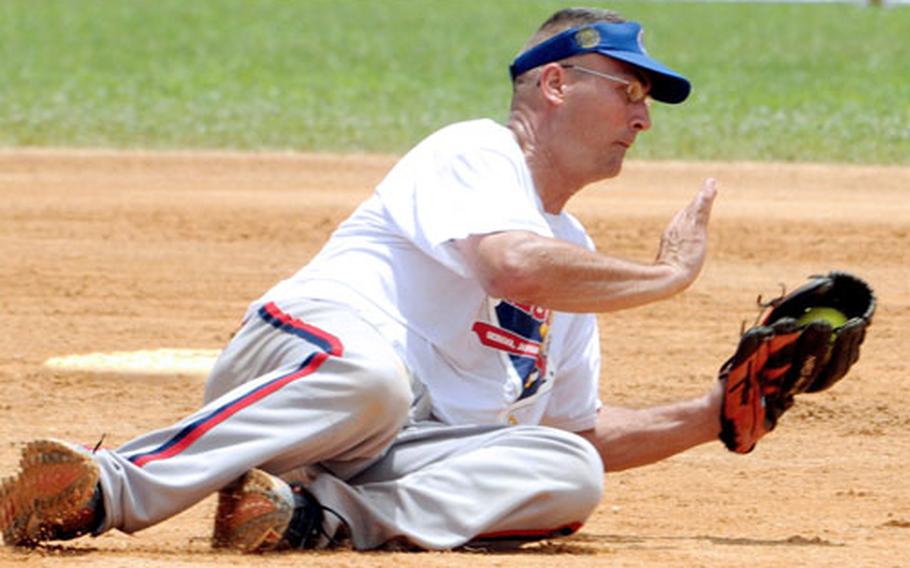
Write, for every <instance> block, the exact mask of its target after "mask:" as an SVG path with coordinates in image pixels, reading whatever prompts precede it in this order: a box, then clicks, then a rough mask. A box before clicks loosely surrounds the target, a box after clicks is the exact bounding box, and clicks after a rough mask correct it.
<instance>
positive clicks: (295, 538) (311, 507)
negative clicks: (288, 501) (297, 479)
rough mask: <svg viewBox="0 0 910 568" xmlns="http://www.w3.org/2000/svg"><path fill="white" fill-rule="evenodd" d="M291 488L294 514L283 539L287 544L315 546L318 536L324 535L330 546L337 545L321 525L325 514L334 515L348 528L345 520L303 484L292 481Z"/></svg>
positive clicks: (301, 546)
mask: <svg viewBox="0 0 910 568" xmlns="http://www.w3.org/2000/svg"><path fill="white" fill-rule="evenodd" d="M291 490H292V491H293V492H294V514H293V516H292V517H291V522H290V523H288V528H287V530H286V531H285V533H284V539H283V540H284V541H285V542H286V543H287V544H288V546H290V547H291V548H295V549H301V550H305V549H312V548H316V545H317V544H318V543H319V539H320V537H325V538H326V539H327V540H328V542H329V544H330V545H331V546H338V545H339V542H338V541H337V540H335V538H334V537H333V535H330V534H329V533H328V532H327V531H326V530H325V527H324V526H323V522H324V521H325V514H326V513H327V512H328V513H331V514H333V515H335V517H337V518H338V520H339V521H341V523H342V524H343V525H345V527H347V528H348V529H349V530H350V526H349V525H348V523H347V521H345V520H344V518H343V517H342V516H341V515H340V514H339V513H338V512H337V511H335V510H334V509H332V508H331V507H326V506H324V505H322V504H321V503H320V502H319V501H317V500H316V498H315V497H314V496H313V494H312V493H310V492H309V491H307V490H306V489H305V488H304V487H303V485H300V484H298V483H292V484H291Z"/></svg>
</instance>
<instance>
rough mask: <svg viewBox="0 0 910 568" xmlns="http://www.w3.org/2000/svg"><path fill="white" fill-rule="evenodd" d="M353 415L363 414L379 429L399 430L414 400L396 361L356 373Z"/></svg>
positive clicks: (407, 380)
mask: <svg viewBox="0 0 910 568" xmlns="http://www.w3.org/2000/svg"><path fill="white" fill-rule="evenodd" d="M353 384H354V393H352V394H353V397H354V399H355V400H354V402H355V408H353V409H352V411H353V412H359V413H362V415H363V416H365V417H369V418H370V419H371V420H373V421H375V424H376V425H377V426H379V427H382V426H383V425H385V426H386V427H388V428H395V429H398V428H401V427H402V426H403V425H404V423H405V421H406V420H407V417H408V411H409V410H410V407H411V402H412V400H413V392H412V391H411V384H410V378H409V376H408V374H407V372H406V371H405V370H404V367H402V366H401V365H399V364H397V362H395V361H385V362H382V363H380V364H376V365H374V366H371V367H370V368H364V369H359V370H357V378H356V380H355V381H354V382H353Z"/></svg>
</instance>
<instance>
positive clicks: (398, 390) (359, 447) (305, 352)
mask: <svg viewBox="0 0 910 568" xmlns="http://www.w3.org/2000/svg"><path fill="white" fill-rule="evenodd" d="M229 349H230V351H231V352H232V353H233V355H231V356H230V357H236V358H237V361H244V356H241V355H242V354H249V353H261V354H262V356H263V357H266V358H269V359H270V360H272V361H274V362H275V363H274V364H281V365H282V366H281V367H279V368H277V369H275V370H272V371H271V372H269V373H267V374H265V375H264V376H260V377H258V378H256V379H255V380H252V381H249V382H247V383H243V384H240V385H239V386H236V387H235V388H233V389H232V390H229V391H228V392H225V393H224V394H222V395H221V396H218V397H216V398H214V399H213V400H211V401H210V402H209V403H208V404H206V406H205V407H203V408H202V409H201V410H200V411H198V412H197V413H195V414H193V415H192V416H190V417H188V418H186V419H184V420H181V421H180V422H178V423H176V424H174V425H173V426H171V427H169V428H165V429H162V430H159V431H156V432H152V433H150V434H147V435H145V436H141V437H139V438H137V439H135V440H133V441H131V442H129V443H127V444H125V445H124V446H122V447H121V448H118V449H117V450H114V451H110V450H101V451H98V452H97V453H95V454H94V455H92V456H91V458H92V461H91V463H93V464H95V466H96V467H97V472H98V476H99V481H100V484H99V485H100V492H101V497H102V503H103V509H104V513H105V514H104V519H103V522H102V524H101V525H100V526H97V527H92V529H93V530H94V531H95V532H96V533H100V532H104V531H106V530H109V529H111V528H118V529H121V530H124V531H126V532H133V531H136V530H139V529H142V528H145V527H147V526H150V525H152V524H155V523H157V522H159V521H161V520H163V519H165V518H167V517H170V516H172V515H174V514H176V513H178V512H180V511H182V510H184V509H186V508H188V507H189V506H191V505H193V504H195V503H196V502H198V501H199V500H201V499H203V498H204V497H206V496H207V495H209V494H211V493H212V492H214V491H217V490H219V489H220V488H222V487H224V486H225V485H227V484H228V483H230V482H232V481H233V480H235V479H236V478H238V477H240V476H241V475H243V474H244V473H245V472H247V471H248V470H250V469H251V468H254V467H262V468H264V469H267V470H269V471H286V470H288V469H291V468H293V467H299V466H301V465H304V464H310V463H316V462H320V461H324V460H330V459H341V460H368V459H370V458H372V457H375V456H377V455H380V454H381V453H382V452H383V451H384V449H385V448H386V447H387V446H388V444H390V443H391V442H392V440H394V437H395V435H396V434H397V433H398V431H399V430H400V428H401V426H402V425H403V424H404V422H405V421H406V419H407V414H408V410H409V407H410V403H411V400H412V392H411V389H410V381H409V377H408V376H407V374H406V373H405V372H404V370H403V368H402V367H401V365H400V364H399V363H398V362H397V358H396V356H395V354H394V352H393V351H392V350H391V348H390V347H388V346H387V344H386V342H385V340H384V339H383V338H382V337H381V336H379V334H378V333H377V332H376V331H375V329H373V328H372V327H370V326H369V325H367V324H365V323H363V322H362V321H361V320H359V319H358V318H356V317H355V316H353V315H351V314H350V313H349V312H345V311H343V310H341V311H339V310H338V309H337V308H334V307H331V306H327V305H325V304H316V305H312V306H308V307H305V308H304V307H295V311H294V313H293V315H292V314H289V313H286V312H283V311H281V310H280V309H278V308H277V307H276V306H269V307H268V309H267V310H265V311H264V312H263V313H261V314H260V317H259V318H258V319H255V321H250V322H248V323H247V324H246V326H245V327H244V329H243V330H242V331H241V333H240V334H238V336H237V337H236V338H235V340H234V342H233V343H232V346H231V347H230V348H229ZM248 358H249V357H247V359H248ZM219 364H220V366H221V368H223V369H230V368H232V363H231V361H224V360H222V361H220V362H219ZM24 474H25V472H24V471H23V472H21V473H20V475H19V476H18V478H14V479H12V480H10V481H9V483H4V485H3V491H2V494H0V499H2V502H0V513H3V514H2V515H0V524H2V527H0V528H2V529H3V530H4V531H6V530H7V528H8V526H12V525H21V524H22V523H23V522H25V521H23V519H26V520H27V522H30V523H32V524H33V525H35V526H38V525H41V524H45V525H46V524H47V522H51V520H52V519H53V517H54V516H55V515H58V513H59V512H58V511H54V510H53V507H47V506H44V505H41V506H40V507H36V506H35V504H36V503H38V502H39V501H40V502H41V503H52V502H54V500H55V496H56V494H54V493H53V492H54V491H56V492H57V494H59V493H60V492H61V491H68V489H67V487H68V485H65V486H64V485H59V484H58V486H53V487H51V486H48V487H36V486H35V484H33V483H31V482H28V480H29V479H33V478H35V477H36V476H34V475H32V476H25V475H24ZM38 477H40V476H38ZM77 481H78V480H77ZM62 483H63V482H62V481H61V484H62ZM45 485H48V484H45ZM8 504H15V506H12V505H10V506H7V505H8ZM8 511H12V512H11V513H9V514H7V512H8ZM45 521H47V522H45ZM47 532H48V531H47V530H43V531H41V532H40V534H36V535H33V534H31V533H28V534H24V535H20V536H22V538H21V539H20V540H22V541H23V543H27V542H30V541H33V540H35V539H34V538H32V537H33V536H39V537H41V538H39V539H38V540H41V539H43V538H45V537H43V535H44V534H47ZM17 534H18V533H17ZM8 544H13V543H11V542H10V543H8Z"/></svg>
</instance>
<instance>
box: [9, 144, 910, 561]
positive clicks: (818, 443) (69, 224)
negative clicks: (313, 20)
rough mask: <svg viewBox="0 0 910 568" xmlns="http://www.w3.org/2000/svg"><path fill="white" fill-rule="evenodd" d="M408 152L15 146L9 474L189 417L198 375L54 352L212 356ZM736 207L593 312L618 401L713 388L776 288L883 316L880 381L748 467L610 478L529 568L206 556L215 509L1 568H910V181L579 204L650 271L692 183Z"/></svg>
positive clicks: (611, 197) (627, 194) (872, 364)
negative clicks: (258, 300) (839, 298)
mask: <svg viewBox="0 0 910 568" xmlns="http://www.w3.org/2000/svg"><path fill="white" fill-rule="evenodd" d="M392 163H393V158H391V157H383V156H379V157H376V156H306V155H292V154H287V155H280V154H279V155H274V154H272V155H241V154H236V155H232V154H188V153H174V154H163V155H162V154H146V153H106V152H84V153H80V152H62V151H61V152H57V151H24V152H21V151H5V152H0V258H2V259H3V261H2V263H0V305H2V311H0V318H2V319H0V324H2V329H3V330H4V331H3V333H2V334H0V381H2V395H0V433H2V443H0V444H2V445H0V473H2V474H6V473H11V472H12V471H13V470H14V468H15V464H16V460H17V456H18V448H19V447H20V446H21V444H22V443H23V442H25V441H27V440H29V439H31V438H34V437H42V436H56V437H62V438H65V439H71V440H77V441H83V442H85V443H94V442H95V441H97V440H98V439H99V438H100V437H101V435H102V434H106V438H105V445H106V446H109V447H113V446H116V445H118V444H120V443H122V442H124V441H126V440H128V439H129V438H131V437H133V436H134V435H137V434H139V433H141V432H144V431H146V430H148V429H152V428H156V427H159V426H163V425H166V424H168V423H169V422H171V421H173V420H175V419H177V418H179V417H181V416H182V415H184V414H185V413H187V412H189V411H191V410H194V409H195V408H196V406H197V404H198V403H199V401H200V400H201V397H202V383H201V380H200V379H198V378H192V377H186V376H161V377H145V378H141V377H139V378H137V377H130V376H118V375H111V374H107V375H93V374H89V373H86V372H64V371H59V370H51V369H48V368H45V367H43V366H42V363H43V362H44V361H45V360H46V359H47V358H49V357H53V356H59V355H65V354H70V353H88V352H93V351H129V350H139V349H158V348H186V349H217V348H220V347H221V346H223V344H224V343H225V342H226V341H227V339H228V337H229V335H230V333H231V332H232V331H233V329H234V328H235V326H236V325H237V323H238V319H239V318H240V316H241V314H242V313H243V310H244V308H245V306H246V304H247V303H248V302H249V301H250V300H252V299H253V298H255V297H256V296H257V295H259V294H260V293H261V292H263V291H264V290H265V289H266V288H268V287H269V286H271V285H272V284H273V283H274V282H276V281H277V280H278V279H280V278H281V277H283V276H286V275H288V274H290V273H292V272H293V271H294V270H296V269H297V268H298V267H299V266H300V265H301V264H303V263H304V262H305V261H306V260H307V259H308V258H310V257H311V256H312V255H313V254H314V253H315V252H316V250H317V249H318V247H319V246H320V244H321V243H322V242H323V240H324V239H325V238H326V236H327V235H328V233H329V232H330V230H331V229H332V227H333V226H334V225H335V224H336V223H337V222H338V221H340V220H341V219H342V218H344V217H345V216H346V215H347V214H348V213H349V212H350V211H351V210H352V209H353V207H354V206H355V205H356V203H357V202H358V201H359V200H361V199H362V198H363V197H365V196H366V195H367V194H368V193H369V191H370V190H371V187H372V185H373V184H374V183H375V182H377V181H378V180H379V179H380V178H381V177H382V175H383V174H384V173H385V171H386V170H387V169H388V168H389V167H390V166H391V164H392ZM707 176H714V177H717V178H718V180H719V186H720V195H719V197H718V201H717V203H716V205H715V211H714V220H713V223H712V236H711V251H710V256H709V260H708V263H707V266H706V268H705V272H704V274H703V275H702V277H701V278H700V279H699V280H698V281H697V282H696V284H695V285H694V286H693V287H692V288H691V289H690V290H689V291H687V292H686V293H685V294H683V295H682V296H680V297H678V298H676V299H674V300H671V301H668V302H665V303H663V304H661V305H659V306H651V307H647V308H640V309H635V310H630V311H627V312H620V313H616V314H609V315H606V316H602V317H601V318H600V323H601V329H602V342H603V345H602V347H603V351H604V367H603V378H602V394H603V397H604V400H606V401H610V402H611V403H619V404H627V405H633V406H638V405H646V404H652V403H659V402H665V401H670V400H674V399H676V398H679V397H685V396H693V395H696V394H699V393H701V392H702V391H703V390H704V389H706V388H707V387H708V385H709V384H710V383H711V382H712V381H713V380H714V375H715V372H716V370H717V367H718V366H719V364H720V363H721V361H722V360H723V359H724V358H725V357H726V356H727V355H728V354H729V353H730V351H731V349H732V348H733V346H734V345H735V344H736V341H737V338H738V334H739V329H740V324H741V322H742V321H744V320H748V321H752V320H753V319H754V317H755V315H756V309H755V307H754V302H755V296H756V294H757V293H759V292H761V293H762V294H764V296H765V297H772V296H774V295H775V294H776V293H777V292H778V291H779V286H778V283H781V282H784V283H788V284H790V285H791V286H793V285H795V284H798V283H800V282H802V281H803V280H804V278H805V277H806V276H807V275H809V274H812V273H818V272H824V271H827V270H829V269H832V268H845V269H850V270H852V271H855V272H857V273H858V274H860V275H862V276H864V277H865V278H867V279H868V280H869V281H870V282H871V283H872V284H873V285H874V286H875V288H876V290H877V292H878V294H879V298H880V307H879V312H878V315H877V318H876V320H875V323H874V325H873V327H872V328H871V329H870V335H869V337H868V340H867V342H866V345H865V346H864V353H863V359H862V361H861V362H860V363H859V364H858V365H857V366H856V367H855V370H854V372H853V374H852V375H851V376H850V377H849V379H848V380H846V381H845V382H843V383H841V384H839V385H838V386H836V387H835V388H834V389H833V390H831V391H829V392H825V393H821V394H818V395H813V396H810V397H805V398H803V399H800V400H799V401H798V403H797V406H796V407H795V408H794V409H793V410H792V411H791V412H790V413H788V414H787V415H786V416H785V417H784V419H783V420H782V423H781V426H780V428H779V430H778V431H777V432H774V433H773V434H772V435H771V436H770V437H769V438H768V439H766V440H765V441H763V442H762V443H761V444H760V445H759V447H758V448H757V449H756V451H755V452H753V453H752V454H751V455H748V456H745V457H743V456H736V455H733V454H730V453H728V452H727V451H726V450H724V449H723V447H721V446H720V444H711V445H709V446H704V447H701V448H697V449H695V450H693V451H690V452H688V453H686V454H683V455H680V456H677V457H675V458H673V459H670V460H668V461H666V462H664V463H661V464H658V465H654V466H650V467H647V468H643V469H639V470H633V471H629V472H624V473H621V474H615V475H610V476H608V477H607V478H606V494H605V497H604V500H603V503H602V505H601V507H600V508H599V509H598V511H597V512H596V513H595V515H594V516H593V517H592V518H591V519H590V521H589V523H588V524H587V525H586V526H585V527H584V529H583V530H582V531H581V532H580V533H579V534H578V535H576V536H574V537H572V538H569V539H565V540H563V541H554V542H551V543H544V544H541V545H536V546H532V547H529V548H527V549H525V550H522V551H520V552H518V553H514V552H513V553H509V554H503V553H466V552H460V553H411V554H405V553H353V552H335V553H304V554H305V555H303V554H280V555H272V556H265V557H240V556H236V555H227V554H215V553H213V552H211V551H210V549H209V548H208V542H207V536H208V534H209V531H210V528H211V518H212V512H213V500H212V499H209V500H206V501H204V502H203V503H201V504H200V505H198V506H196V507H194V508H193V509H190V510H189V511H187V512H185V513H184V514H182V515H180V516H178V517H177V518H175V519H172V520H170V521H168V522H165V523H162V524H160V525H158V526H156V527H152V528H150V529H148V530H145V531H143V532H140V533H138V534H136V535H133V536H127V535H123V534H119V533H113V534H107V535H104V536H102V537H100V538H97V539H82V540H79V541H74V542H72V543H65V544H61V545H52V546H47V547H42V548H39V549H37V550H34V551H22V550H13V549H3V550H0V565H3V566H24V567H29V566H63V565H66V566H83V565H84V566H94V567H100V568H112V567H115V566H142V567H146V566H147V567H158V566H161V567H164V566H168V567H174V566H191V565H192V566H197V565H212V566H214V565H220V564H223V563H235V564H242V565H245V566H266V565H268V566H300V565H304V564H303V563H304V562H305V563H306V564H305V565H307V566H354V567H359V566H393V565H394V566H396V567H408V566H415V567H416V566H456V565H457V566H461V565H465V564H468V563H470V564H471V565H473V566H477V567H481V566H512V565H519V564H520V565H522V566H554V565H556V566H564V565H565V566H594V565H611V566H725V567H726V566H750V567H752V566H756V565H786V566H846V565H853V566H859V565H862V566H906V565H907V564H908V563H910V488H908V484H907V480H908V473H907V471H908V468H910V413H908V412H907V410H906V407H907V402H908V399H910V395H908V392H910V390H908V389H910V377H908V374H910V373H908V365H907V364H906V357H907V351H906V350H907V349H908V347H910V343H908V339H910V336H908V333H907V329H908V325H907V323H906V322H907V321H908V320H910V168H875V167H826V166H818V165H805V166H800V165H757V164H713V163H703V164H683V163H640V162H639V163H634V162H633V163H629V164H627V166H626V171H625V172H624V174H623V175H622V176H621V177H620V178H619V179H617V180H614V181H612V182H610V183H608V184H605V185H604V186H602V187H597V188H590V189H588V190H587V191H586V192H585V193H583V194H582V195H581V196H579V198H578V199H577V200H576V201H575V202H573V203H572V207H571V210H572V211H574V212H575V213H576V214H577V215H578V216H579V217H580V218H581V219H582V221H583V222H585V224H586V225H587V226H588V227H589V229H590V230H591V232H592V234H593V236H594V238H595V241H596V242H597V244H598V247H599V248H600V249H601V250H603V251H605V252H608V253H611V254H616V255H620V256H625V257H630V258H636V259H642V260H647V259H650V258H652V256H653V255H654V253H655V251H656V243H657V239H658V236H659V234H660V231H661V229H662V227H663V225H664V223H665V221H666V220H667V219H669V218H670V216H671V215H672V213H673V212H674V211H675V210H676V209H677V208H678V207H680V206H682V204H683V203H685V202H686V201H687V200H688V198H689V196H690V195H691V194H692V193H694V191H695V190H696V189H697V187H698V186H699V184H700V180H701V179H702V178H704V177H707Z"/></svg>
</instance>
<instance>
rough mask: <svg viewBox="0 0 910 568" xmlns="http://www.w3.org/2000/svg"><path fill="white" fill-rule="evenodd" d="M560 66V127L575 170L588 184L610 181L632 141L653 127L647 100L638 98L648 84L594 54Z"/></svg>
mask: <svg viewBox="0 0 910 568" xmlns="http://www.w3.org/2000/svg"><path fill="white" fill-rule="evenodd" d="M561 63H562V64H563V67H564V71H565V81H566V88H567V93H566V104H565V105H564V107H563V109H564V115H563V119H564V120H563V121H562V126H563V128H564V132H565V138H564V140H565V144H566V146H567V149H569V150H570V151H571V155H570V158H569V159H570V161H571V162H573V168H576V171H580V172H585V173H586V174H587V176H586V177H588V178H590V181H594V180H599V179H605V178H610V177H614V176H616V175H618V174H619V172H620V170H621V169H622V162H623V159H624V158H625V155H626V150H628V149H629V148H630V147H631V146H632V144H633V143H634V142H635V137H636V136H637V135H638V134H639V133H640V132H642V131H644V130H647V129H648V128H650V126H651V119H650V114H649V111H648V104H649V99H648V98H647V97H643V96H642V95H643V94H645V93H647V91H648V89H649V88H650V85H649V83H648V81H647V78H646V77H645V76H644V74H642V73H640V72H638V71H637V70H636V69H635V68H634V67H632V66H631V65H628V64H626V63H623V62H620V61H616V60H614V59H610V58H608V57H604V56H602V55H597V54H587V55H584V56H581V57H573V58H571V59H569V60H566V61H563V62H561ZM597 74H606V75H608V76H609V77H604V76H603V75H597ZM624 81H625V82H626V83H625V84H624ZM636 83H637V84H636ZM630 85H631V86H630ZM639 97H641V98H640V99H639V100H634V99H636V98H639ZM577 168H581V169H580V170H578V169H577Z"/></svg>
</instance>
